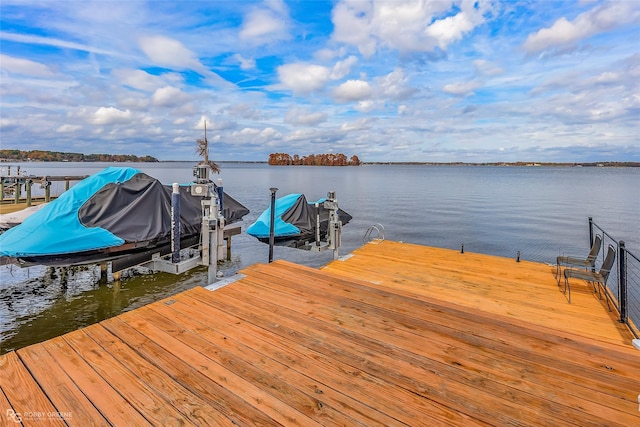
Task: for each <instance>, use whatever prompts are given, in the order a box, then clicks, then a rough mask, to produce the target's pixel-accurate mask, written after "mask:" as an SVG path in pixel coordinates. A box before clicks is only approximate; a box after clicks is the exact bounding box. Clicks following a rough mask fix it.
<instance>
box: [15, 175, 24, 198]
mask: <svg viewBox="0 0 640 427" xmlns="http://www.w3.org/2000/svg"><path fill="white" fill-rule="evenodd" d="M21 192H22V184H20V178H18V177H16V186H15V193H14V196H15V197H14V203H15V204H16V205H17V204H18V203H20V193H21Z"/></svg>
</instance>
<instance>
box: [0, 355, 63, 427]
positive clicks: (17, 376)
mask: <svg viewBox="0 0 640 427" xmlns="http://www.w3.org/2000/svg"><path fill="white" fill-rule="evenodd" d="M0 384H2V390H3V392H4V394H5V396H6V398H7V400H8V401H9V403H10V405H11V408H12V410H13V411H14V412H13V413H11V414H9V413H7V411H6V409H5V410H4V411H3V413H2V418H0V419H2V420H3V421H4V420H5V418H6V417H9V416H13V419H12V420H11V421H15V420H16V419H18V418H19V419H21V421H22V425H24V426H35V425H42V423H43V422H46V423H48V424H49V425H52V426H64V425H65V423H64V422H63V421H62V420H61V419H59V418H57V417H55V416H53V417H52V416H50V415H48V414H52V413H57V412H58V409H57V408H56V407H55V406H54V405H53V404H52V403H51V401H50V400H49V398H48V397H47V396H46V394H45V393H44V392H43V391H42V389H41V388H40V386H39V385H38V383H37V382H36V381H35V380H34V379H33V377H32V376H31V374H30V373H29V371H28V370H27V368H25V366H24V365H23V363H22V361H21V360H20V358H19V357H18V355H17V354H16V353H15V352H13V351H12V352H10V353H7V354H5V355H3V356H0ZM2 409H3V408H2ZM7 409H9V408H7ZM7 424H9V421H8V420H7Z"/></svg>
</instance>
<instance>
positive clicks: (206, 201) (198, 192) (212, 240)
mask: <svg viewBox="0 0 640 427" xmlns="http://www.w3.org/2000/svg"><path fill="white" fill-rule="evenodd" d="M193 172H194V176H195V177H196V180H195V182H194V183H193V184H191V187H190V191H191V194H192V195H194V196H201V197H202V201H201V205H202V223H201V232H200V237H201V242H200V248H199V249H200V255H199V256H195V257H191V258H187V259H184V260H181V259H180V231H179V230H180V208H179V205H180V203H179V191H180V189H179V185H177V184H174V185H173V197H172V209H171V213H172V218H171V222H172V233H171V239H172V241H171V249H172V253H171V254H170V255H168V256H165V257H162V256H160V254H156V255H154V256H153V258H152V259H151V261H149V262H148V263H146V264H144V265H145V266H146V267H149V268H151V269H152V270H154V271H163V272H166V273H172V274H181V273H184V272H186V271H188V270H191V269H192V268H194V267H196V266H198V265H202V266H206V267H208V284H212V283H214V282H215V281H216V280H217V268H218V260H223V259H224V248H223V243H224V225H225V219H224V216H223V214H222V212H223V211H222V209H223V205H222V203H223V199H222V194H223V191H222V180H218V184H219V185H218V188H217V189H215V188H214V184H213V183H212V182H211V181H210V180H209V165H208V164H204V163H201V164H198V165H197V166H196V167H195V168H194V171H193ZM174 200H176V202H174Z"/></svg>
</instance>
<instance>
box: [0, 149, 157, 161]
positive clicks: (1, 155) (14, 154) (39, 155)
mask: <svg viewBox="0 0 640 427" xmlns="http://www.w3.org/2000/svg"><path fill="white" fill-rule="evenodd" d="M0 161H4V162H6V161H28V162H158V159H156V158H155V157H152V156H143V157H138V156H134V155H131V154H81V153H62V152H58V151H44V150H31V151H22V150H0Z"/></svg>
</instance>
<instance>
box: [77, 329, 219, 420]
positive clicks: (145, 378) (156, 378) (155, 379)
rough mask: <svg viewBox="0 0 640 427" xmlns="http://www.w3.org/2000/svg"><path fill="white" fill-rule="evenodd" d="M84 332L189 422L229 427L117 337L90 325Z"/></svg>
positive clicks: (212, 411)
mask: <svg viewBox="0 0 640 427" xmlns="http://www.w3.org/2000/svg"><path fill="white" fill-rule="evenodd" d="M84 332H85V333H86V334H87V335H88V336H90V337H91V338H92V339H93V340H94V341H96V343H98V344H99V345H100V346H101V347H102V348H103V349H104V351H105V352H109V353H111V355H112V356H113V357H115V358H116V359H117V360H118V361H119V362H120V363H121V364H122V365H123V366H124V367H126V368H127V369H129V370H130V371H131V372H132V373H133V374H134V375H135V376H136V378H138V381H140V382H141V383H143V384H145V385H146V386H147V387H149V388H150V389H152V390H153V392H154V393H156V394H157V395H158V396H162V397H163V398H164V399H165V400H167V401H168V402H169V403H170V404H171V405H173V406H174V407H175V408H177V409H178V410H179V411H180V412H181V413H183V414H184V415H185V416H186V417H187V418H189V420H190V421H191V422H193V423H195V424H199V425H201V426H207V425H214V424H215V425H225V424H226V425H230V424H231V420H229V419H228V418H227V417H225V416H224V415H223V414H221V413H220V412H219V411H216V410H215V409H214V408H213V407H212V406H211V405H209V403H208V402H207V401H205V400H203V399H201V398H200V397H199V396H197V395H196V394H194V393H191V392H190V391H189V390H188V389H187V388H185V387H184V386H183V385H181V384H179V383H178V382H176V381H174V380H173V379H172V378H171V377H170V376H169V375H167V374H166V373H165V372H164V371H162V370H160V369H159V368H158V367H156V366H155V365H152V364H151V363H149V362H148V361H147V360H146V359H144V358H142V357H141V356H140V355H139V354H138V353H136V352H135V351H134V350H133V349H132V348H131V347H129V346H128V345H126V344H125V343H124V342H123V341H122V340H120V339H118V338H116V337H115V336H114V335H113V334H111V333H110V332H108V331H107V330H106V329H104V327H102V326H101V325H93V326H90V327H88V328H85V329H84Z"/></svg>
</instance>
